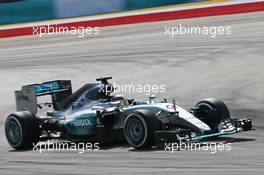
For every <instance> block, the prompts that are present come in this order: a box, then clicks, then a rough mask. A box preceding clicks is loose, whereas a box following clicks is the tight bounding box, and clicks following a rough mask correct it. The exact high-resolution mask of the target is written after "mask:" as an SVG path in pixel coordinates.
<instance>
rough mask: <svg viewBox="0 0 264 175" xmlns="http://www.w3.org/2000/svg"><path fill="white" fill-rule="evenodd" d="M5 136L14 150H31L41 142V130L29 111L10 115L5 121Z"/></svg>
mask: <svg viewBox="0 0 264 175" xmlns="http://www.w3.org/2000/svg"><path fill="white" fill-rule="evenodd" d="M5 134H6V138H7V141H8V143H9V144H10V146H12V147H13V148H14V149H17V150H21V149H29V148H32V147H33V143H35V144H36V143H37V142H38V141H39V136H40V129H39V125H38V120H37V118H36V117H35V116H34V115H32V113H31V112H29V111H22V112H16V113H13V114H10V115H9V116H8V117H7V119H6V121H5Z"/></svg>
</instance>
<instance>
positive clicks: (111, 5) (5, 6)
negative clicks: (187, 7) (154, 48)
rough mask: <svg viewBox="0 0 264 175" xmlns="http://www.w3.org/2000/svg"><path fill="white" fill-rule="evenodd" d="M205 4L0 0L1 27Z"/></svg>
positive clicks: (164, 0) (168, 0)
mask: <svg viewBox="0 0 264 175" xmlns="http://www.w3.org/2000/svg"><path fill="white" fill-rule="evenodd" d="M198 1H206V0H74V1H73V0H0V25H1V24H12V23H21V22H32V21H39V20H48V19H56V18H67V17H77V16H85V15H95V14H102V13H110V12H121V11H127V10H138V9H143V8H150V7H158V6H166V5H173V4H181V3H191V2H198Z"/></svg>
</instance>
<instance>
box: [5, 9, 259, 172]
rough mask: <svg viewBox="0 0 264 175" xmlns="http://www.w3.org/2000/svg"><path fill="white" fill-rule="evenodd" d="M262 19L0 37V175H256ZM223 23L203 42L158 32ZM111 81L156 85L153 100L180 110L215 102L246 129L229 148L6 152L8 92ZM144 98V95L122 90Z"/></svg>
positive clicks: (231, 17) (249, 16) (223, 19)
mask: <svg viewBox="0 0 264 175" xmlns="http://www.w3.org/2000/svg"><path fill="white" fill-rule="evenodd" d="M263 18H264V13H263V12H258V13H250V14H240V15H228V16H220V17H209V18H196V19H187V20H177V21H167V22H156V23H148V24H136V25H125V26H116V27H107V28H103V29H102V30H101V34H100V36H91V37H86V38H81V39H78V37H76V36H57V37H54V36H47V37H42V38H39V37H37V36H26V37H17V38H8V39H1V40H0V53H1V56H0V61H1V64H0V82H1V83H0V89H1V91H0V101H1V104H0V111H1V114H0V116H1V132H0V134H1V137H0V138H1V140H0V174H3V175H4V174H21V175H22V174H27V175H28V174H46V173H54V174H72V173H74V174H88V173H92V174H94V173H100V174H153V173H155V174H185V173H186V174H221V175H222V174H239V175H241V174H247V175H249V174H263V171H264V168H263V167H264V165H263V164H264V163H263V162H264V151H263V145H264V137H263V136H264V134H263V124H264V120H263V113H264V108H263V104H264V98H263V97H264V90H263V87H264V70H263V68H264V61H263V55H264V50H263V48H264V30H263V27H264V21H263ZM179 24H183V25H187V24H190V25H191V26H219V25H224V26H229V25H231V26H232V34H231V35H225V36H218V37H216V38H212V37H210V36H201V35H184V36H175V37H174V38H170V37H169V36H166V35H164V27H165V26H177V25H179ZM106 75H111V76H113V78H114V79H113V81H115V82H116V83H119V84H127V83H134V84H139V83H141V84H145V85H146V84H159V85H160V84H164V85H166V92H165V93H162V94H157V95H158V96H162V97H168V98H174V97H175V98H176V99H177V103H178V104H180V105H181V106H183V107H186V108H188V107H192V106H193V105H194V104H195V102H197V101H198V100H200V99H204V98H207V97H216V98H220V99H222V100H224V101H225V102H226V103H227V105H228V106H229V108H230V111H231V114H232V115H233V116H238V117H250V118H252V119H253V124H254V126H255V127H256V130H255V131H252V132H248V133H241V134H237V135H232V136H229V137H223V138H222V139H220V141H219V142H230V143H231V146H232V150H231V151H218V152H217V153H215V154H213V153H210V151H188V150H184V151H176V152H174V153H170V152H167V151H164V150H162V149H150V150H145V151H137V150H134V149H132V148H130V147H128V146H127V145H110V146H109V145H108V146H103V147H102V148H101V150H100V151H90V152H85V153H84V154H79V153H77V152H44V153H42V154H40V153H38V152H36V151H31V150H30V151H22V152H17V151H13V150H12V149H11V148H10V146H9V145H8V144H7V141H6V139H5V136H4V131H3V121H4V118H5V117H6V115H7V114H9V113H11V112H13V111H15V105H14V104H15V103H14V94H13V91H14V90H15V89H19V87H20V86H22V85H24V84H28V83H35V82H42V81H47V80H52V79H72V81H73V86H74V87H73V88H74V89H77V88H78V87H79V86H81V85H82V84H84V83H86V82H94V81H95V78H96V77H99V76H106ZM128 95H131V96H135V97H137V98H141V99H146V96H145V95H144V94H128Z"/></svg>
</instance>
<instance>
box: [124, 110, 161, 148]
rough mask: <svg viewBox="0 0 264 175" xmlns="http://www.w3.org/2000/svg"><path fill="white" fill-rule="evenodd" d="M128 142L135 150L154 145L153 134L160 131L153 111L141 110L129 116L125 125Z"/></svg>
mask: <svg viewBox="0 0 264 175" xmlns="http://www.w3.org/2000/svg"><path fill="white" fill-rule="evenodd" d="M124 125H125V126H124V129H123V131H124V136H125V139H126V141H127V142H128V143H129V145H131V146H132V147H134V148H140V149H141V148H150V147H151V146H153V145H154V142H155V140H154V137H153V132H154V131H157V130H159V121H158V119H157V118H156V117H155V115H154V114H153V113H152V112H151V111H147V110H139V111H135V112H133V113H131V114H130V115H128V116H127V118H126V120H125V124H124Z"/></svg>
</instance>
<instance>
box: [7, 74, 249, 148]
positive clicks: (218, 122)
mask: <svg viewBox="0 0 264 175" xmlns="http://www.w3.org/2000/svg"><path fill="white" fill-rule="evenodd" d="M108 79H111V77H105V78H98V79H97V81H99V82H100V83H92V84H86V85H84V86H83V87H81V88H80V89H79V90H77V91H76V92H74V93H72V87H71V81H70V80H57V81H50V82H45V83H42V84H32V85H26V86H23V87H22V89H21V90H20V91H15V97H16V107H17V112H15V113H13V114H10V115H9V116H8V117H7V119H6V122H5V133H6V138H7V140H8V142H9V144H10V145H11V146H12V147H13V148H14V149H26V148H30V147H33V144H35V143H38V142H39V141H43V140H48V139H51V138H63V139H67V140H69V141H80V140H85V141H104V140H111V141H115V140H116V139H120V140H126V141H127V142H128V143H129V145H131V146H132V147H134V148H148V147H151V146H153V145H155V143H158V142H167V141H179V140H181V141H187V142H188V141H199V140H202V139H206V138H208V137H215V136H219V135H226V134H233V133H237V132H242V131H248V130H252V124H251V119H232V118H231V117H230V114H229V111H228V108H227V107H226V105H225V104H224V103H223V102H222V101H220V100H217V99H214V98H209V99H205V100H202V101H199V102H198V103H196V105H195V106H194V108H192V109H191V110H190V111H189V112H188V111H187V110H185V109H183V108H181V107H180V106H178V105H176V102H175V100H172V101H173V102H172V103H168V102H167V99H162V100H157V99H156V97H155V96H154V95H150V97H149V99H148V100H147V101H139V100H134V99H130V98H126V97H124V96H121V95H112V92H114V87H113V86H112V85H111V84H110V83H109V82H108ZM46 95H50V96H51V100H50V101H51V102H49V103H47V102H45V103H39V102H38V99H39V97H41V96H46ZM46 107H50V108H51V109H52V111H48V112H47V114H45V115H44V116H42V115H39V113H40V111H43V110H44V108H46Z"/></svg>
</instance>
